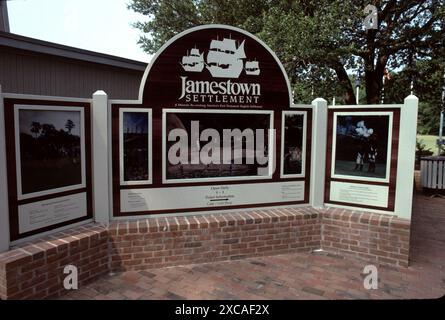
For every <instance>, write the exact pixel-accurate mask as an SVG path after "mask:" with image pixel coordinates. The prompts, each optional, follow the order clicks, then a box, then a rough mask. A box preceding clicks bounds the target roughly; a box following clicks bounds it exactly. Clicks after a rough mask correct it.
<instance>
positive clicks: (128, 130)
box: [121, 111, 149, 182]
mask: <svg viewBox="0 0 445 320" xmlns="http://www.w3.org/2000/svg"><path fill="white" fill-rule="evenodd" d="M121 130H122V132H121V139H122V147H123V152H122V154H123V181H127V182H128V181H147V180H149V114H148V113H147V112H140V111H139V112H136V111H135V112H133V111H125V112H122V129H121Z"/></svg>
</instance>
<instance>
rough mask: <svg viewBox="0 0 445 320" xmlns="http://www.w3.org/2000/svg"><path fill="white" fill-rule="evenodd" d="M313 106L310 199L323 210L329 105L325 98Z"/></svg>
mask: <svg viewBox="0 0 445 320" xmlns="http://www.w3.org/2000/svg"><path fill="white" fill-rule="evenodd" d="M312 105H313V108H312V148H311V150H312V151H311V152H312V161H311V183H310V197H309V198H310V203H311V205H312V206H313V207H315V208H321V207H323V205H324V190H325V172H326V170H325V169H326V139H327V136H326V135H327V126H328V121H327V120H328V103H327V101H326V100H325V99H323V98H317V99H315V100H314V101H312Z"/></svg>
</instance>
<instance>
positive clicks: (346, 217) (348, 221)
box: [321, 208, 411, 267]
mask: <svg viewBox="0 0 445 320" xmlns="http://www.w3.org/2000/svg"><path fill="white" fill-rule="evenodd" d="M321 225H322V234H321V238H322V240H321V247H322V248H323V250H326V251H329V252H333V253H336V254H340V255H347V256H354V257H356V258H361V259H364V260H367V261H370V262H373V263H379V264H388V265H398V266H403V267H407V266H408V259H409V236H410V226H411V224H410V221H409V220H406V219H400V218H398V217H396V216H391V215H382V214H377V213H367V212H359V211H350V210H343V209H333V208H331V209H328V210H326V211H324V212H323V213H322V214H321Z"/></svg>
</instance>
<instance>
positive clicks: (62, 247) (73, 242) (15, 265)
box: [0, 225, 109, 299]
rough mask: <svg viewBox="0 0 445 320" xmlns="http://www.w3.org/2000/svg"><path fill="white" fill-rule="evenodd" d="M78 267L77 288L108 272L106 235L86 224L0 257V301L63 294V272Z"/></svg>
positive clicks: (100, 229)
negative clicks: (72, 266)
mask: <svg viewBox="0 0 445 320" xmlns="http://www.w3.org/2000/svg"><path fill="white" fill-rule="evenodd" d="M70 264H71V265H75V266H77V268H78V279H79V286H81V285H82V284H84V283H85V282H87V281H90V280H92V279H94V278H95V277H97V276H100V275H101V274H103V273H104V272H107V271H108V270H109V259H108V232H107V229H106V228H104V227H100V226H97V225H90V226H87V227H86V226H85V227H79V228H75V229H71V230H68V231H65V232H59V233H56V234H53V235H52V236H50V237H46V238H42V239H39V240H36V241H33V242H30V243H26V244H23V245H21V246H20V247H17V248H15V249H13V250H11V251H8V252H6V253H3V254H0V298H1V299H40V298H45V297H48V296H58V295H60V294H62V293H63V292H64V291H66V290H65V289H64V287H63V279H64V278H65V277H66V275H65V274H64V273H63V269H64V268H65V266H66V265H70Z"/></svg>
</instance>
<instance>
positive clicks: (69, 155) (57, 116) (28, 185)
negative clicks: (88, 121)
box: [16, 107, 84, 196]
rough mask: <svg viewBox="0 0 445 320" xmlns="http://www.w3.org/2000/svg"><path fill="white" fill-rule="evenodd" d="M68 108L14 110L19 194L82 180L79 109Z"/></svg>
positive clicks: (78, 182) (51, 188)
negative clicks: (16, 126) (18, 161)
mask: <svg viewBox="0 0 445 320" xmlns="http://www.w3.org/2000/svg"><path fill="white" fill-rule="evenodd" d="M72 109H73V108H71V109H68V108H67V109H66V110H63V109H53V110H52V108H51V107H48V108H47V109H46V110H45V109H44V108H32V107H29V108H27V107H19V108H18V109H17V110H16V111H17V115H18V119H17V120H16V124H17V125H18V128H16V132H17V130H18V135H17V136H16V141H17V140H18V142H19V146H17V145H16V148H17V155H18V158H19V159H20V164H19V168H18V170H19V179H18V184H19V193H20V191H21V194H22V195H24V196H26V195H28V194H34V193H37V192H43V191H47V190H53V189H60V188H67V187H71V186H77V185H81V184H82V183H83V172H82V166H83V164H82V162H83V155H82V152H83V150H82V138H83V137H82V136H83V134H82V132H83V130H84V128H82V121H81V118H82V112H81V111H80V110H72ZM74 109H75V108H74ZM53 191H54V190H53ZM60 191H62V190H60Z"/></svg>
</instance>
